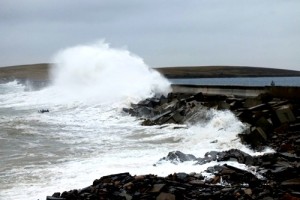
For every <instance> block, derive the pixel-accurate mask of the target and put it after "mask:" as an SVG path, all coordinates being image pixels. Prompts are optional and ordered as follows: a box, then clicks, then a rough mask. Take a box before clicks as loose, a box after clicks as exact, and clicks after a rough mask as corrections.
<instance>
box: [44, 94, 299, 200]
mask: <svg viewBox="0 0 300 200" xmlns="http://www.w3.org/2000/svg"><path fill="white" fill-rule="evenodd" d="M212 108H213V109H219V110H231V112H233V113H234V114H235V115H236V116H237V117H238V118H239V119H240V120H241V121H242V122H244V123H246V124H248V127H249V128H248V129H247V130H246V131H244V132H243V133H240V134H239V138H240V139H241V142H242V143H244V144H246V145H249V147H250V148H252V149H254V150H259V151H260V150H262V149H264V148H266V147H271V148H272V149H274V150H275V153H271V154H265V155H261V156H251V155H249V154H247V153H245V152H242V151H240V150H238V149H231V150H228V151H223V152H216V151H211V152H207V153H206V154H205V156H204V158H196V157H195V156H194V155H191V154H185V153H184V152H180V151H174V152H169V154H168V155H166V157H164V158H161V160H168V161H170V162H173V163H174V164H176V163H178V162H186V161H194V162H195V164H196V165H202V164H205V163H208V162H212V161H217V162H220V164H219V165H215V166H214V167H209V168H207V170H206V172H207V173H210V174H212V176H209V177H208V176H204V175H203V174H201V173H197V172H195V173H191V174H186V173H184V172H182V173H175V174H170V175H169V176H167V177H158V176H156V175H152V174H148V175H138V176H136V175H134V176H133V175H130V174H129V173H121V174H114V175H109V176H104V177H101V178H100V179H96V180H94V182H93V183H92V185H90V186H88V187H86V188H83V189H74V190H71V191H65V192H62V193H60V192H57V193H54V194H53V195H52V196H48V197H47V200H71V199H76V200H77V199H78V200H79V199H80V200H83V199H86V200H88V199H89V200H94V199H95V200H96V199H126V200H130V199H132V200H133V199H157V200H175V199H176V200H177V199H264V200H272V199H293V200H296V199H300V103H299V101H296V100H293V99H282V98H276V97H273V96H272V95H270V94H268V93H265V94H260V95H259V96H257V97H255V98H246V97H229V96H224V95H204V94H202V93H198V94H185V93H170V94H168V96H166V97H165V96H160V97H153V98H149V99H146V100H144V101H141V102H139V103H138V104H132V106H131V107H130V108H124V112H126V113H129V114H131V115H133V116H136V117H138V118H141V119H142V124H143V125H145V126H150V125H163V124H167V123H175V124H186V123H195V122H196V121H197V120H198V119H199V118H201V117H202V118H203V117H205V116H203V115H201V110H203V109H212ZM222 161H232V162H238V163H241V164H243V165H245V166H246V167H247V168H248V169H249V170H242V169H239V168H236V167H233V166H230V165H228V164H222Z"/></svg>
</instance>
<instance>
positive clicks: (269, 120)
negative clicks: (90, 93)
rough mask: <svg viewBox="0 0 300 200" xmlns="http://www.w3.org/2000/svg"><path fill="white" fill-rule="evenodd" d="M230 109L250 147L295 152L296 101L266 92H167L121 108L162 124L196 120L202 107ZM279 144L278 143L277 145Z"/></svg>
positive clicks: (299, 122)
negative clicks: (245, 126) (245, 94)
mask: <svg viewBox="0 0 300 200" xmlns="http://www.w3.org/2000/svg"><path fill="white" fill-rule="evenodd" d="M211 108H213V109H218V110H225V109H227V110H231V111H232V112H233V113H235V115H236V116H237V117H238V118H239V119H240V120H241V121H242V122H244V123H247V124H248V125H249V129H248V130H247V131H245V132H244V133H241V134H240V135H239V136H240V138H241V140H242V142H243V143H245V144H248V145H250V146H251V147H252V148H253V149H256V150H261V149H263V148H264V147H265V146H271V147H272V148H274V149H276V150H278V151H279V152H282V151H289V152H292V153H297V154H298V155H299V153H300V149H299V148H298V147H296V146H298V145H296V144H299V143H300V134H299V132H300V102H299V101H296V100H286V99H278V98H273V97H272V96H271V95H269V94H261V95H259V96H257V97H252V98H249V97H248V98H246V97H227V96H224V95H203V94H202V93H198V94H185V93H170V94H169V95H168V96H167V97H165V96H161V97H159V98H157V97H153V98H149V99H146V100H144V101H141V102H139V103H138V104H132V106H131V108H124V109H123V110H124V111H125V112H127V113H129V114H131V115H133V116H136V117H139V118H141V119H143V123H142V124H143V125H162V124H166V123H175V124H183V123H188V122H193V121H195V120H197V118H195V116H197V117H199V115H201V110H202V112H203V109H211ZM279 144H280V145H279Z"/></svg>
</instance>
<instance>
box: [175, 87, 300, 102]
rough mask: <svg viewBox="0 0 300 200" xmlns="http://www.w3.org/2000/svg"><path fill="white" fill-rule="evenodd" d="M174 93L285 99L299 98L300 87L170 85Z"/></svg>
mask: <svg viewBox="0 0 300 200" xmlns="http://www.w3.org/2000/svg"><path fill="white" fill-rule="evenodd" d="M172 88H173V92H175V93H190V94H196V93H199V92H201V93H203V94H212V95H217V94H222V95H227V96H243V97H255V96H257V95H259V94H262V93H268V94H271V95H272V96H273V97H277V98H285V99H300V87H289V86H264V87H262V86H223V85H213V86H212V85H201V86H200V85H180V84H173V85H172Z"/></svg>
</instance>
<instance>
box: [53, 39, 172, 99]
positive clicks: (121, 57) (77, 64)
mask: <svg viewBox="0 0 300 200" xmlns="http://www.w3.org/2000/svg"><path fill="white" fill-rule="evenodd" d="M54 63H55V64H54V66H53V70H52V72H51V77H52V80H53V85H54V87H59V90H60V91H61V93H62V96H63V97H65V98H68V99H72V100H80V101H81V100H83V101H86V100H89V101H90V100H96V101H115V100H121V99H124V98H125V99H128V98H129V99H130V100H136V101H137V100H140V99H142V98H147V97H150V96H152V95H154V94H157V93H159V94H165V93H168V92H169V91H170V83H169V81H168V80H167V79H165V78H164V77H163V76H162V75H160V74H159V73H158V72H157V71H155V70H153V69H151V68H150V67H148V66H147V65H146V64H145V63H144V61H143V59H141V58H140V57H138V56H137V55H134V54H132V53H130V52H129V51H128V50H124V49H115V48H111V47H110V46H109V44H107V43H105V42H104V41H101V42H98V43H96V44H92V45H80V46H75V47H71V48H67V49H65V50H63V51H60V52H59V53H58V54H57V55H56V56H55V57H54Z"/></svg>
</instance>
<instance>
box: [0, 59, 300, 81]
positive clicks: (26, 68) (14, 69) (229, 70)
mask: <svg viewBox="0 0 300 200" xmlns="http://www.w3.org/2000/svg"><path fill="white" fill-rule="evenodd" d="M49 69H50V64H48V63H39V64H31V65H18V66H10V67H0V81H2V82H3V81H10V80H13V79H21V80H26V79H30V80H34V81H44V80H45V81H47V80H49ZM155 70H157V71H159V72H160V73H162V74H163V75H164V76H166V77H167V78H212V77H214V78H216V77H280V76H300V71H294V70H284V69H274V68H262V67H245V66H199V67H165V68H155Z"/></svg>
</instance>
